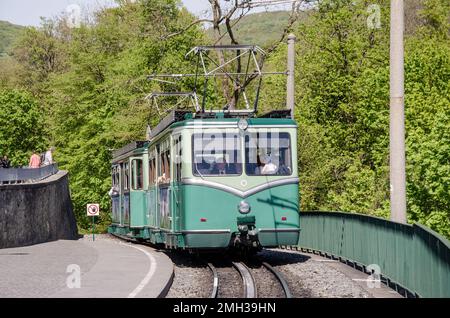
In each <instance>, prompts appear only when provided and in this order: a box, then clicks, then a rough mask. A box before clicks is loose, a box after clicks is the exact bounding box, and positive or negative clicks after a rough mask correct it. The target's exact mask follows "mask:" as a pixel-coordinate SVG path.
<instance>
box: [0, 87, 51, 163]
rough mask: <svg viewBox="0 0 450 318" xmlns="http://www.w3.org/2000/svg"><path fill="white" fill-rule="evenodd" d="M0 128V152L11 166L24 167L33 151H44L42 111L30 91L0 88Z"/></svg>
mask: <svg viewBox="0 0 450 318" xmlns="http://www.w3.org/2000/svg"><path fill="white" fill-rule="evenodd" d="M0 127H1V128H0V153H2V154H5V155H8V157H9V158H10V159H11V163H12V165H13V166H22V165H25V166H27V165H28V159H29V157H30V155H31V152H32V151H33V150H36V151H42V150H44V147H45V145H46V144H45V138H44V135H43V133H42V132H43V118H42V114H41V112H40V111H39V106H38V104H37V102H36V100H35V99H34V98H33V97H32V96H31V95H30V94H29V93H26V92H23V91H18V90H11V89H6V90H0Z"/></svg>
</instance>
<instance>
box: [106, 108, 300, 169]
mask: <svg viewBox="0 0 450 318" xmlns="http://www.w3.org/2000/svg"><path fill="white" fill-rule="evenodd" d="M253 116H254V113H250V112H246V111H242V112H239V111H235V112H205V113H192V112H188V111H180V110H174V111H172V112H170V113H169V115H168V116H166V118H164V119H163V120H162V121H161V122H160V123H159V124H158V125H157V126H156V127H155V128H154V129H153V130H152V131H151V133H150V141H133V142H131V143H129V144H127V145H125V146H124V147H122V148H120V149H117V150H113V152H112V156H113V161H114V159H117V158H119V157H122V156H123V155H125V154H127V153H129V152H132V151H134V150H136V149H138V148H142V147H145V145H147V144H148V143H149V142H151V140H154V139H155V138H156V137H158V136H159V135H161V134H162V133H164V132H165V131H167V129H168V128H171V129H173V128H177V127H189V126H191V127H192V126H195V125H196V123H199V122H202V123H205V124H207V125H208V127H214V123H217V124H218V125H219V124H220V125H223V124H225V125H226V124H232V123H238V122H239V120H241V119H242V118H244V119H246V120H247V122H248V125H249V126H293V125H294V126H297V123H296V122H295V120H293V119H292V118H290V111H288V110H277V111H272V112H270V113H268V114H264V115H262V116H260V117H253Z"/></svg>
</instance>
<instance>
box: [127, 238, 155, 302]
mask: <svg viewBox="0 0 450 318" xmlns="http://www.w3.org/2000/svg"><path fill="white" fill-rule="evenodd" d="M122 244H123V243H122ZM123 245H127V246H129V247H132V248H135V249H137V250H140V251H141V252H142V253H144V254H145V255H147V257H148V259H149V260H150V268H149V270H148V272H147V275H145V277H144V279H143V280H142V281H141V282H140V283H139V285H138V286H137V287H136V288H135V289H134V290H133V291H132V292H131V293H130V294H129V295H128V297H127V298H134V297H136V296H137V295H138V294H139V293H140V292H141V291H142V289H144V287H145V286H147V284H148V283H149V282H150V279H152V277H153V275H155V272H156V260H155V258H154V257H153V255H152V254H150V253H149V252H147V251H146V250H144V249H142V248H140V247H137V246H133V245H128V244H123Z"/></svg>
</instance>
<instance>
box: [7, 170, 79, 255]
mask: <svg viewBox="0 0 450 318" xmlns="http://www.w3.org/2000/svg"><path fill="white" fill-rule="evenodd" d="M77 232H78V231H77V225H76V220H75V216H74V214H73V208H72V201H71V199H70V192H69V180H68V173H67V171H59V172H58V173H57V174H55V175H53V176H51V177H49V178H47V179H45V180H42V181H41V182H38V183H32V184H14V185H0V248H8V247H19V246H26V245H32V244H37V243H44V242H49V241H55V240H58V239H69V240H70V239H77V238H78V233H77Z"/></svg>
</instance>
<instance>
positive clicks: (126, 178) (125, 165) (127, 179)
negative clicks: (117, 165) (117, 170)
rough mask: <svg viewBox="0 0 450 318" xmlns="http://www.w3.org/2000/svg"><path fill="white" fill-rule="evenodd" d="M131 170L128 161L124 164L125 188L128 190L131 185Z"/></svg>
mask: <svg viewBox="0 0 450 318" xmlns="http://www.w3.org/2000/svg"><path fill="white" fill-rule="evenodd" d="M129 176H130V175H129V170H128V162H127V163H124V164H123V189H124V190H128V189H129V188H130V187H129V180H130V178H129Z"/></svg>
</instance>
